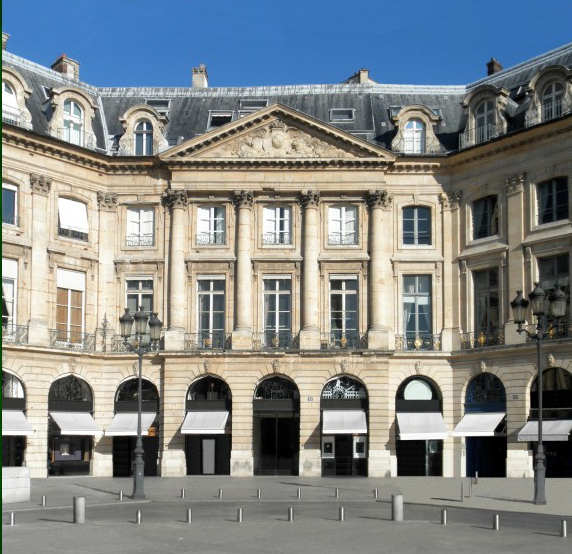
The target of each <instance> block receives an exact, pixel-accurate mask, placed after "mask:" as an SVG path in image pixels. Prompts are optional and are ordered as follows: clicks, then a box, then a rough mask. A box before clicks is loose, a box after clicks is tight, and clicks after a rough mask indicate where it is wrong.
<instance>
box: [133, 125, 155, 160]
mask: <svg viewBox="0 0 572 554" xmlns="http://www.w3.org/2000/svg"><path fill="white" fill-rule="evenodd" d="M134 135H135V155H136V156H152V155H153V125H151V123H150V122H149V121H140V122H139V123H138V124H137V125H136V126H135V131H134Z"/></svg>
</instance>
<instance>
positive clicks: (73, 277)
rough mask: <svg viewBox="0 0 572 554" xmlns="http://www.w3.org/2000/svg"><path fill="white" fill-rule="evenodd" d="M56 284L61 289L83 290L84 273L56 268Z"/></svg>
mask: <svg viewBox="0 0 572 554" xmlns="http://www.w3.org/2000/svg"><path fill="white" fill-rule="evenodd" d="M57 286H58V288H61V289H70V290H79V291H82V292H84V291H85V273H82V272H80V271H70V270H68V269H58V277H57Z"/></svg>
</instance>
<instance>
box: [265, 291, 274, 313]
mask: <svg viewBox="0 0 572 554" xmlns="http://www.w3.org/2000/svg"><path fill="white" fill-rule="evenodd" d="M266 304H267V306H268V309H269V310H270V311H273V312H274V311H276V295H275V294H268V295H266Z"/></svg>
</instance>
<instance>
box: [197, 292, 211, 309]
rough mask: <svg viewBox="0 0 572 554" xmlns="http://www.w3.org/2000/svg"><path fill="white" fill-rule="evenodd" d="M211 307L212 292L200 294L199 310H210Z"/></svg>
mask: <svg viewBox="0 0 572 554" xmlns="http://www.w3.org/2000/svg"><path fill="white" fill-rule="evenodd" d="M210 307H211V297H210V294H201V295H199V311H201V312H208V311H210Z"/></svg>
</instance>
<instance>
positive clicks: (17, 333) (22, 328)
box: [2, 323, 28, 344]
mask: <svg viewBox="0 0 572 554" xmlns="http://www.w3.org/2000/svg"><path fill="white" fill-rule="evenodd" d="M2 342H9V343H12V344H27V343H28V326H27V325H15V324H13V323H3V324H2Z"/></svg>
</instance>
